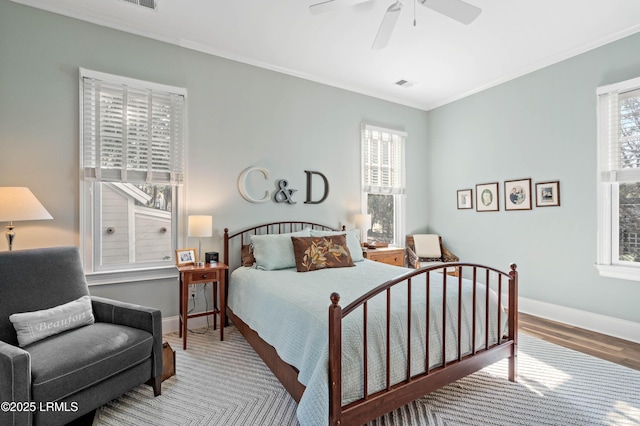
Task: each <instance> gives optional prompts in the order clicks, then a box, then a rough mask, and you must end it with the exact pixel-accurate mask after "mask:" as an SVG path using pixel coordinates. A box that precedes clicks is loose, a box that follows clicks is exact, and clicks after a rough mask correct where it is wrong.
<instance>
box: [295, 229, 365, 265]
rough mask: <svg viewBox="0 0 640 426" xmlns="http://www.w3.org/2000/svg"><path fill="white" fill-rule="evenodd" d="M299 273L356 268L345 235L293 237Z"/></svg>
mask: <svg viewBox="0 0 640 426" xmlns="http://www.w3.org/2000/svg"><path fill="white" fill-rule="evenodd" d="M291 241H292V242H293V253H294V256H295V259H296V269H297V270H298V272H309V271H316V270H318V269H325V268H343V267H345V266H354V264H353V259H352V258H351V253H350V252H349V248H348V247H347V239H346V237H345V234H340V235H330V236H325V237H291Z"/></svg>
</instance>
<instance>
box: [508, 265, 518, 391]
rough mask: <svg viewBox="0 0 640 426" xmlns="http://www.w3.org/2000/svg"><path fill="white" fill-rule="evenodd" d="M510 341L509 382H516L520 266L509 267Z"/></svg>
mask: <svg viewBox="0 0 640 426" xmlns="http://www.w3.org/2000/svg"><path fill="white" fill-rule="evenodd" d="M509 268H511V271H510V272H509V276H510V278H509V340H511V341H513V346H511V356H510V357H509V380H510V381H512V382H515V381H516V378H517V375H518V332H517V331H518V271H516V269H517V268H518V265H516V264H515V263H512V264H510V265H509Z"/></svg>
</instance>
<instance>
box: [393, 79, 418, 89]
mask: <svg viewBox="0 0 640 426" xmlns="http://www.w3.org/2000/svg"><path fill="white" fill-rule="evenodd" d="M394 84H395V85H397V86H400V87H404V88H409V87H413V86H414V85H415V84H416V83H415V82H413V81H409V80H404V79H402V80H398V81H396V82H395V83H394Z"/></svg>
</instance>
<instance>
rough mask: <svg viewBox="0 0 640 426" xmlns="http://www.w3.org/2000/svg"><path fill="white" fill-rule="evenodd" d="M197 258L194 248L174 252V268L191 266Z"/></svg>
mask: <svg viewBox="0 0 640 426" xmlns="http://www.w3.org/2000/svg"><path fill="white" fill-rule="evenodd" d="M197 258H198V256H197V253H196V249H195V248H183V249H177V250H176V266H187V265H193V264H194V263H195V262H196V259H197Z"/></svg>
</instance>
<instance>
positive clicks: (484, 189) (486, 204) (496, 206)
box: [476, 182, 500, 212]
mask: <svg viewBox="0 0 640 426" xmlns="http://www.w3.org/2000/svg"><path fill="white" fill-rule="evenodd" d="M499 201H500V200H499V194H498V182H491V183H482V184H478V185H476V211H478V212H497V211H499V210H500V203H499Z"/></svg>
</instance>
